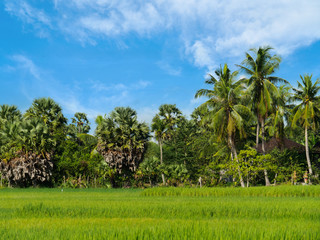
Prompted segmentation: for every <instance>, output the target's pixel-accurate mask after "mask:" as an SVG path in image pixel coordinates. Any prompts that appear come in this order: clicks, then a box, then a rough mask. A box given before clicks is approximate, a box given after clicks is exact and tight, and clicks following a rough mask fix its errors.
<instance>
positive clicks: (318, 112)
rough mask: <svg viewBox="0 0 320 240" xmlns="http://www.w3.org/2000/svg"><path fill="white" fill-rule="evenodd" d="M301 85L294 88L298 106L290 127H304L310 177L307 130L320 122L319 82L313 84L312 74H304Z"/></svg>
mask: <svg viewBox="0 0 320 240" xmlns="http://www.w3.org/2000/svg"><path fill="white" fill-rule="evenodd" d="M300 78H301V83H300V82H298V88H294V89H293V91H294V100H295V101H297V102H298V103H299V104H298V105H297V106H296V107H295V108H294V117H293V120H292V125H293V126H296V124H297V123H299V124H300V125H301V126H303V127H304V136H305V148H306V158H307V164H308V169H309V175H310V177H311V176H312V174H313V172H312V165H311V161H310V155H309V146H308V129H309V128H312V129H315V128H316V127H317V126H318V124H319V120H320V103H319V100H320V96H319V95H318V94H319V91H320V80H319V79H317V80H316V81H315V82H314V83H313V82H312V74H311V75H308V74H305V75H304V76H301V75H300Z"/></svg>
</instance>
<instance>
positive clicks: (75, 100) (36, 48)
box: [0, 0, 320, 122]
mask: <svg viewBox="0 0 320 240" xmlns="http://www.w3.org/2000/svg"><path fill="white" fill-rule="evenodd" d="M319 12H320V1H319V0H309V1H301V0H269V1H260V0H257V1H252V0H230V1H218V0H150V1H145V0H68V1H66V0H52V1H49V0H3V1H1V3H0V31H1V35H0V36H1V37H0V104H13V105H17V106H18V107H19V108H20V109H21V110H22V111H24V110H26V109H27V108H28V107H29V106H30V105H31V103H32V101H33V99H35V98H38V97H52V98H53V99H54V100H56V101H57V102H58V103H59V104H60V105H61V106H62V107H63V111H64V113H65V115H66V116H67V117H71V116H72V115H73V114H74V113H75V112H85V113H87V114H88V116H89V118H90V120H91V121H93V120H94V118H95V116H97V115H98V114H105V113H109V112H110V111H111V110H112V109H113V108H114V107H116V106H131V107H132V108H134V109H136V110H137V112H138V114H139V118H140V119H141V120H144V121H147V122H150V121H151V119H152V117H153V115H154V114H155V113H156V111H157V109H158V107H159V106H160V105H161V104H164V103H172V104H177V106H178V107H179V108H180V109H181V110H182V111H183V112H184V114H185V115H188V114H190V113H191V112H192V110H193V109H194V108H195V107H196V106H198V105H199V103H200V102H201V99H200V100H195V99H194V94H195V92H196V91H197V89H200V88H204V87H206V86H205V85H204V83H203V82H204V79H205V77H206V75H207V73H208V72H212V71H213V70H214V69H215V68H217V67H218V66H219V65H220V64H224V63H228V65H229V67H230V68H231V69H232V70H236V66H235V64H239V63H241V61H242V60H243V58H244V54H245V52H246V51H248V50H249V49H250V48H253V47H259V46H263V45H271V46H272V47H274V50H275V53H277V54H280V55H281V56H282V64H281V67H280V70H279V71H278V72H277V73H276V75H277V76H279V77H282V78H285V79H287V80H288V81H289V82H290V83H291V84H292V85H293V86H295V85H296V82H297V80H299V75H300V74H305V73H312V74H313V76H314V78H315V79H316V78H318V77H320V42H319V40H320V27H319V25H320V14H319Z"/></svg>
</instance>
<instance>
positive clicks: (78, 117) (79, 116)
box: [71, 112, 90, 134]
mask: <svg viewBox="0 0 320 240" xmlns="http://www.w3.org/2000/svg"><path fill="white" fill-rule="evenodd" d="M71 121H72V125H71V126H72V128H73V130H74V131H75V132H77V133H78V134H80V133H88V132H89V131H90V122H89V120H88V118H87V114H85V113H81V112H76V113H75V114H74V117H73V118H71Z"/></svg>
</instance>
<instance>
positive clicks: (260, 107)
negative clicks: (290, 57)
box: [237, 46, 286, 186]
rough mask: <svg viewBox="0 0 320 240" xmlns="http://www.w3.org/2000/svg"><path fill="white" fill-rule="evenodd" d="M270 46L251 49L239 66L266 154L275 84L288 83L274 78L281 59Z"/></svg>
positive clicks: (266, 176)
mask: <svg viewBox="0 0 320 240" xmlns="http://www.w3.org/2000/svg"><path fill="white" fill-rule="evenodd" d="M271 50H272V48H271V47H269V46H266V47H259V48H258V49H255V48H253V49H250V50H249V51H250V52H249V53H248V52H247V53H246V58H245V59H244V60H243V62H242V65H237V66H239V67H240V68H241V69H242V70H243V71H244V72H245V73H246V74H248V75H249V79H248V93H249V95H250V96H252V107H253V111H254V112H255V115H256V118H257V132H256V147H257V148H258V144H259V133H260V127H261V144H262V151H263V154H265V120H266V118H267V116H268V114H269V113H270V112H271V110H272V103H273V99H274V98H275V97H276V96H277V95H278V91H277V88H276V87H275V85H274V83H277V82H279V81H280V82H286V81H285V80H284V79H281V78H279V77H275V76H272V74H274V72H275V71H276V70H277V69H278V68H279V65H280V62H281V58H280V57H279V56H278V55H276V54H274V55H272V54H271ZM264 175H265V182H266V185H267V186H268V185H270V181H269V178H268V173H267V170H266V169H265V170H264Z"/></svg>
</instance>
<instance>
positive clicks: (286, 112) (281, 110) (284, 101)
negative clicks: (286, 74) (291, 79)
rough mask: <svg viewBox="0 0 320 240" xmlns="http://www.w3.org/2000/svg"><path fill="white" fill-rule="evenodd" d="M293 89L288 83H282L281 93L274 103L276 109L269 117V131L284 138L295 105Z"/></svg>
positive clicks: (279, 90)
mask: <svg viewBox="0 0 320 240" xmlns="http://www.w3.org/2000/svg"><path fill="white" fill-rule="evenodd" d="M291 89H292V88H291V87H290V86H288V85H281V86H280V87H279V88H278V92H279V95H278V97H277V98H276V99H275V101H274V104H273V107H274V109H273V111H272V113H271V115H270V118H269V120H270V122H271V126H270V127H269V129H270V131H269V132H270V133H271V135H273V136H275V137H276V138H280V139H283V138H284V137H285V127H286V125H287V126H288V124H291V119H290V118H291V112H292V109H293V107H294V105H293V104H292V100H293V99H292V93H291V92H290V90H291Z"/></svg>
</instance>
